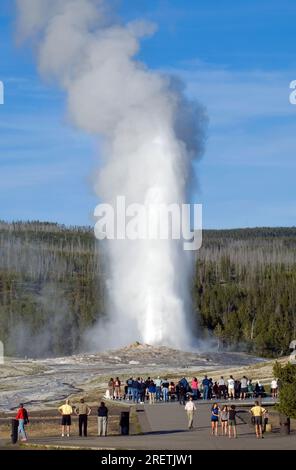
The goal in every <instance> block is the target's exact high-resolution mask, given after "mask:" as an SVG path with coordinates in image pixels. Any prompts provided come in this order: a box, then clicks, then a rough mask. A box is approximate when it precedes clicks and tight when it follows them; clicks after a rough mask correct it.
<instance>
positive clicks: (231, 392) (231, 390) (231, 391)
mask: <svg viewBox="0 0 296 470" xmlns="http://www.w3.org/2000/svg"><path fill="white" fill-rule="evenodd" d="M227 384H228V399H229V400H231V399H232V400H233V398H234V378H233V377H232V375H231V376H230V377H229V379H228V380H227Z"/></svg>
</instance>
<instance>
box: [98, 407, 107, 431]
mask: <svg viewBox="0 0 296 470" xmlns="http://www.w3.org/2000/svg"><path fill="white" fill-rule="evenodd" d="M107 424H108V408H107V407H106V406H105V403H104V402H103V401H102V402H101V404H100V406H99V407H98V436H107Z"/></svg>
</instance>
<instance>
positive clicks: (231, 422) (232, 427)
mask: <svg viewBox="0 0 296 470" xmlns="http://www.w3.org/2000/svg"><path fill="white" fill-rule="evenodd" d="M228 436H229V439H231V437H232V436H233V437H234V438H236V437H237V433H236V409H235V405H231V407H230V409H229V411H228Z"/></svg>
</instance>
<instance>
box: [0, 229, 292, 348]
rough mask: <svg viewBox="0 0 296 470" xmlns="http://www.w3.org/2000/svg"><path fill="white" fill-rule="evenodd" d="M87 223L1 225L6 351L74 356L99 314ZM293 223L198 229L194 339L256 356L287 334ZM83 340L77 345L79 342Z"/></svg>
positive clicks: (0, 305)
mask: <svg viewBox="0 0 296 470" xmlns="http://www.w3.org/2000/svg"><path fill="white" fill-rule="evenodd" d="M102 266H103V263H102V259H101V255H100V253H99V250H98V244H97V242H96V241H95V238H94V235H93V230H92V229H91V228H88V227H70V228H67V227H64V226H60V225H58V224H52V223H40V222H27V223H25V222H24V223H13V224H8V223H5V222H0V339H1V340H2V341H3V342H4V345H5V352H6V354H7V355H28V356H47V355H50V354H52V355H61V354H63V355H64V354H73V353H76V352H77V351H78V350H80V348H81V347H82V346H83V344H82V340H83V334H84V332H85V330H87V329H88V328H90V327H91V326H92V325H93V324H94V323H95V322H96V321H97V320H98V319H99V318H100V317H101V316H103V315H104V314H105V308H104V300H105V292H104V279H105V274H104V270H103V267H102ZM295 287H296V228H255V229H237V230H208V231H207V230H206V231H204V233H203V246H202V248H201V250H199V251H198V252H197V255H196V273H195V276H194V279H193V299H194V306H195V312H196V319H197V321H198V322H199V324H200V331H201V332H202V334H203V336H205V337H207V336H210V337H211V338H215V341H216V343H217V344H219V345H220V347H221V348H222V347H226V348H233V349H238V348H239V349H241V350H247V351H249V352H252V353H256V354H261V355H265V356H279V355H281V354H286V353H288V352H289V343H290V341H291V340H292V339H296V289H295ZM84 346H85V345H84Z"/></svg>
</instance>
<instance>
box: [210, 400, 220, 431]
mask: <svg viewBox="0 0 296 470" xmlns="http://www.w3.org/2000/svg"><path fill="white" fill-rule="evenodd" d="M219 412H220V409H219V406H218V404H217V403H214V404H213V406H212V408H211V425H212V435H213V436H214V435H215V436H218V423H219Z"/></svg>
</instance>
